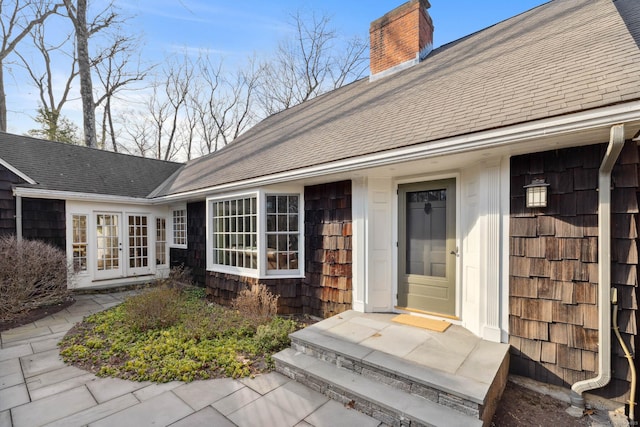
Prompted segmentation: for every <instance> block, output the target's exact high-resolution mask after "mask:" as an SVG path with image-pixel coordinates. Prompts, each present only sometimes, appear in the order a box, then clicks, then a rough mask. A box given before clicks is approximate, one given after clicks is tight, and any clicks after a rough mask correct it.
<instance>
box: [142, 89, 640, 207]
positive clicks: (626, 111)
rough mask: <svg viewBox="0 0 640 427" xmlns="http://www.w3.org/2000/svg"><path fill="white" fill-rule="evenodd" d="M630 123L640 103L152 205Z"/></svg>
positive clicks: (639, 117) (281, 175) (236, 184)
mask: <svg viewBox="0 0 640 427" xmlns="http://www.w3.org/2000/svg"><path fill="white" fill-rule="evenodd" d="M634 121H636V122H637V121H640V101H633V102H629V103H625V104H619V105H613V106H609V107H603V108H597V109H593V110H588V111H582V112H579V113H575V114H567V115H564V116H559V117H552V118H548V119H542V120H537V121H533V122H527V123H522V124H518V125H514V126H508V127H505V128H500V129H494V130H489V131H483V132H476V133H473V134H469V135H462V136H455V137H451V138H445V139H440V140H437V141H433V142H428V143H424V144H418V145H414V146H410V147H405V148H399V149H394V150H389V151H384V152H381V153H374V154H369V155H364V156H359V157H354V158H350V159H345V160H340V161H336V162H331V163H328V164H322V165H317V166H312V167H307V168H302V169H297V170H293V171H286V172H280V173H275V174H271V175H268V176H262V177H257V178H252V179H247V180H243V181H237V182H232V183H228V184H221V185H215V186H211V187H206V188H201V189H197V190H193V191H187V192H183V193H177V194H171V195H168V196H162V197H157V198H154V199H153V202H152V203H154V204H156V203H167V202H173V201H184V200H188V199H193V198H204V197H206V196H208V195H211V194H213V193H222V192H227V191H236V190H245V189H248V188H254V187H260V186H264V185H271V184H279V183H282V182H288V181H292V180H295V179H305V178H315V177H318V176H322V175H327V174H334V173H343V172H353V171H356V170H361V169H367V168H371V167H377V166H387V165H393V164H397V163H400V162H406V161H412V160H422V159H425V158H429V157H436V156H442V155H449V154H460V153H465V152H470V151H475V150H482V149H489V148H497V147H502V146H507V145H511V144H513V143H518V142H525V141H527V140H532V139H537V138H542V137H554V136H562V135H567V134H570V133H573V132H578V131H585V130H594V129H598V128H603V127H606V128H608V127H609V126H613V125H615V124H617V123H624V122H634ZM594 143H595V142H594ZM572 144H573V145H575V141H573V142H572ZM558 148H560V147H558Z"/></svg>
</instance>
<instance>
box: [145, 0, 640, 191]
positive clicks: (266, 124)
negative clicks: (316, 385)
mask: <svg viewBox="0 0 640 427" xmlns="http://www.w3.org/2000/svg"><path fill="white" fill-rule="evenodd" d="M639 16H640V1H638V0H617V1H612V0H554V1H551V2H549V3H546V4H544V5H542V6H539V7H536V8H534V9H532V10H530V11H528V12H525V13H523V14H520V15H518V16H515V17H513V18H510V19H508V20H506V21H503V22H501V23H499V24H496V25H494V26H492V27H489V28H487V29H485V30H482V31H479V32H477V33H474V34H472V35H470V36H468V37H465V38H463V39H461V40H458V41H456V42H453V43H450V44H448V45H445V46H442V47H440V48H438V49H436V50H434V51H433V52H432V53H431V54H430V55H429V56H428V57H427V58H426V60H424V61H423V62H422V63H420V64H418V65H416V66H414V67H412V68H410V69H408V70H405V71H403V72H399V73H397V74H394V75H392V76H388V77H385V78H382V79H380V80H377V81H374V82H369V80H368V79H363V80H360V81H357V82H355V83H352V84H350V85H348V86H345V87H343V88H340V89H338V90H335V91H333V92H330V93H327V94H325V95H323V96H320V97H318V98H316V99H314V100H311V101H308V102H305V103H303V104H301V105H298V106H296V107H293V108H291V109H289V110H285V111H283V112H281V113H278V114H276V115H273V116H271V117H269V118H267V119H265V120H264V121H262V122H261V123H259V124H258V125H256V126H255V127H253V128H252V129H250V130H249V131H248V132H246V133H245V134H243V135H242V136H241V137H239V138H238V139H236V141H235V142H233V143H232V144H230V145H229V146H227V147H225V148H224V149H222V150H220V151H218V152H216V153H213V154H211V155H209V156H205V157H202V158H199V159H196V160H193V161H191V162H189V163H187V165H186V166H185V167H184V168H183V169H182V170H181V171H180V173H178V174H176V175H175V176H174V177H173V178H172V179H171V180H169V181H167V183H165V185H164V186H163V187H161V188H160V189H159V191H158V192H156V193H155V194H154V195H167V194H175V193H180V192H185V191H191V190H197V189H202V188H208V187H214V186H216V185H222V184H227V183H232V182H237V181H242V180H246V179H251V178H257V177H260V176H266V175H270V174H274V173H280V172H287V171H293V170H295V169H299V168H304V167H309V166H315V165H320V164H324V163H329V162H332V161H337V160H342V159H347V158H352V157H357V156H361V155H366V154H370V153H377V152H385V151H387V150H392V149H395V148H400V147H406V146H410V145H415V144H420V143H429V142H431V141H436V140H439V139H443V138H447V137H451V136H455V135H463V134H469V133H473V132H477V131H481V130H486V129H495V128H499V127H504V126H508V125H513V124H517V123H522V122H527V121H531V120H537V119H542V118H546V117H551V116H558V115H563V114H568V113H573V112H578V111H582V110H586V109H591V108H596V107H602V106H607V105H612V104H617V103H621V102H625V101H631V100H637V99H640V49H639V46H638V40H639V39H640V18H639ZM435 26H436V28H437V27H438V23H437V22H436V23H435Z"/></svg>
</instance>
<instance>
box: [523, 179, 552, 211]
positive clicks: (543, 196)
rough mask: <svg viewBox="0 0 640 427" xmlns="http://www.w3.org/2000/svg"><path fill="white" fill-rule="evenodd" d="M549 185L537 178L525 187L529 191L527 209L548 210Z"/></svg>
mask: <svg viewBox="0 0 640 427" xmlns="http://www.w3.org/2000/svg"><path fill="white" fill-rule="evenodd" d="M548 187H549V184H547V183H546V182H544V179H542V178H535V179H533V180H532V181H531V184H529V185H525V186H524V188H525V189H526V190H527V207H528V208H546V207H547V188H548Z"/></svg>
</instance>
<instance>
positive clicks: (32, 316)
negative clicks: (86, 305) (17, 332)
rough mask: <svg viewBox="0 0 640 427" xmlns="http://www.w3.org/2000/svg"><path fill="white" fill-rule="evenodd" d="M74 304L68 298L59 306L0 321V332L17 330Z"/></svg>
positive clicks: (34, 310)
mask: <svg viewBox="0 0 640 427" xmlns="http://www.w3.org/2000/svg"><path fill="white" fill-rule="evenodd" d="M75 302H76V301H75V300H74V299H73V298H70V299H69V300H67V301H65V302H61V303H59V304H53V305H46V306H43V307H38V308H35V309H33V310H29V311H26V312H24V313H23V314H22V315H20V316H19V317H17V318H15V319H13V320H0V332H3V331H7V330H9V329H13V328H17V327H18V326H22V325H26V324H27V323H31V322H35V321H36V320H40V319H42V318H43V317H47V316H49V315H51V314H55V313H58V312H59V311H62V310H64V309H65V308H67V307H69V306H71V305H73V304H74V303H75Z"/></svg>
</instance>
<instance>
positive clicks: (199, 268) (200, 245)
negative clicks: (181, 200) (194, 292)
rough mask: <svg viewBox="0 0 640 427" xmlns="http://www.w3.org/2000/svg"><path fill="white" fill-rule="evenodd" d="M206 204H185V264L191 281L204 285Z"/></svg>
mask: <svg viewBox="0 0 640 427" xmlns="http://www.w3.org/2000/svg"><path fill="white" fill-rule="evenodd" d="M206 206H207V205H206V203H205V202H204V201H202V202H194V203H187V248H188V249H187V264H186V265H188V266H189V268H191V272H192V273H193V280H194V281H195V282H196V283H198V284H200V285H204V283H205V276H206V271H207V226H206V224H207V213H206Z"/></svg>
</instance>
